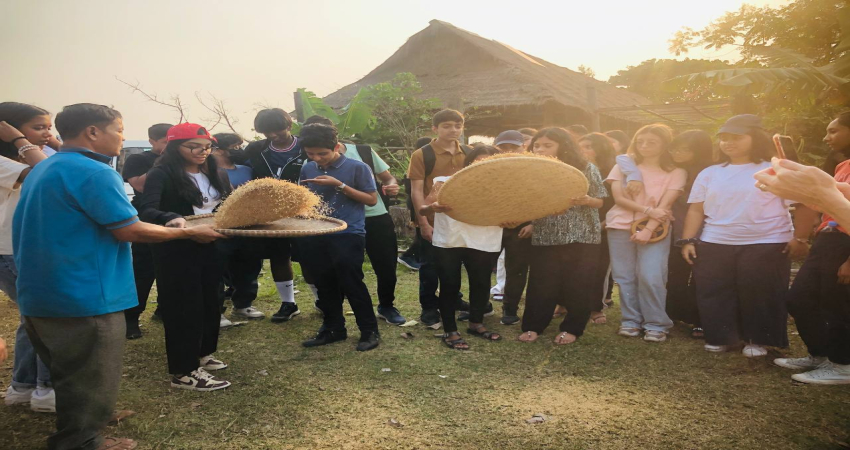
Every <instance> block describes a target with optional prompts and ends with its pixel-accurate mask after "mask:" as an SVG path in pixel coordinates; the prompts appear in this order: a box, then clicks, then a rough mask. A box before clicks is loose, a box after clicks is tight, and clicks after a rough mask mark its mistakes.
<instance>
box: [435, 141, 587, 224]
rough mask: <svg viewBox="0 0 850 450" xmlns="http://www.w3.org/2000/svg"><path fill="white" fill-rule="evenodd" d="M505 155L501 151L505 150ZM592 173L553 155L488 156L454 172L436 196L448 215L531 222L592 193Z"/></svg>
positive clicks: (478, 220) (486, 221)
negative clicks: (584, 172) (589, 176)
mask: <svg viewBox="0 0 850 450" xmlns="http://www.w3.org/2000/svg"><path fill="white" fill-rule="evenodd" d="M500 156H501V155H500ZM587 188H588V183H587V178H586V177H585V176H584V174H583V173H582V172H581V171H580V170H578V169H576V168H575V167H573V166H570V165H568V164H565V163H563V162H561V161H559V160H557V159H554V158H547V157H540V156H532V155H520V156H505V157H495V158H489V159H486V160H484V161H480V162H477V163H475V164H472V165H470V166H468V167H466V168H464V169H463V170H461V171H459V172H458V173H456V174H454V175H453V176H452V177H451V178H450V179H449V180H448V181H447V182H446V184H445V185H443V187H442V189H440V192H439V194H438V196H437V201H438V202H439V203H440V204H442V205H447V206H450V207H451V208H452V210H451V211H450V212H448V213H447V214H448V216H449V217H451V218H453V219H455V220H459V221H461V222H465V223H468V224H472V225H496V226H498V225H500V224H503V223H506V222H526V221H530V220H534V219H539V218H541V217H546V216H549V215H552V214H556V213H559V212H562V211H565V210H567V209H569V208H570V206H572V199H573V198H577V197H581V196H583V195H586V194H587Z"/></svg>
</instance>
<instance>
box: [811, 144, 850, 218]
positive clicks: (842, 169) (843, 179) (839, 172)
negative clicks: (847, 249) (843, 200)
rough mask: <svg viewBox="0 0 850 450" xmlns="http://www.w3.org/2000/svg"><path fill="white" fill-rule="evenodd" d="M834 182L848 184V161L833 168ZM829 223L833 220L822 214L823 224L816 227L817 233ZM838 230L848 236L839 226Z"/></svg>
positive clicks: (849, 166)
mask: <svg viewBox="0 0 850 450" xmlns="http://www.w3.org/2000/svg"><path fill="white" fill-rule="evenodd" d="M835 181H837V182H839V183H848V182H850V160H847V161H844V162H843V163H841V164H839V165H838V166H836V167H835ZM829 222H835V219H833V218H832V217H830V216H829V214H824V215H823V222H822V223H821V224H820V226H819V227H818V232H820V231H821V230H823V229H824V228H826V227H827V226H829ZM838 230H839V231H841V232H842V233H844V234H850V233H848V232H847V230H845V229H844V228H842V227H841V226H839V227H838Z"/></svg>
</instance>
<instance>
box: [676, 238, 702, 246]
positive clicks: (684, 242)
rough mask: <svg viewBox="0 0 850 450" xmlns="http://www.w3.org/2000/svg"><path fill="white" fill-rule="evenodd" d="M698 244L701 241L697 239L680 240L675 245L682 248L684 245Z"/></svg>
mask: <svg viewBox="0 0 850 450" xmlns="http://www.w3.org/2000/svg"><path fill="white" fill-rule="evenodd" d="M697 242H699V239H697V238H690V239H678V240H677V241H676V244H675V245H676V247H681V246H683V245H688V244H696V243H697Z"/></svg>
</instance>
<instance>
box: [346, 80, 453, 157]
mask: <svg viewBox="0 0 850 450" xmlns="http://www.w3.org/2000/svg"><path fill="white" fill-rule="evenodd" d="M421 94H422V86H421V85H420V84H419V81H417V80H416V76H415V75H413V74H412V73H409V72H405V73H399V74H396V76H395V77H394V78H393V79H392V80H391V81H387V82H384V83H378V84H374V85H372V86H369V87H368V88H367V89H366V92H365V93H364V96H363V101H364V102H365V103H366V104H368V105H369V107H370V108H371V111H372V114H373V115H374V116H375V121H374V125H373V126H372V127H371V128H369V129H367V130H364V132H363V138H364V139H365V140H367V141H369V142H375V143H377V144H379V145H382V146H385V147H405V148H413V146H414V144H415V143H416V140H417V139H419V138H420V137H422V136H423V135H428V134H430V133H431V116H432V115H433V114H434V110H435V109H437V108H439V107H440V102H439V101H438V100H436V99H431V98H428V99H423V98H419V97H420V95H421Z"/></svg>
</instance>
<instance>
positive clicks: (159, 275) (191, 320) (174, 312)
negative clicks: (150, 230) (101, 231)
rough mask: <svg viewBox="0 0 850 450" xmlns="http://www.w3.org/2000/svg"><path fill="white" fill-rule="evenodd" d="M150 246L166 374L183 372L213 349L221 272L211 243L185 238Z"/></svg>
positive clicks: (192, 367)
mask: <svg viewBox="0 0 850 450" xmlns="http://www.w3.org/2000/svg"><path fill="white" fill-rule="evenodd" d="M152 248H153V257H154V268H155V269H156V285H157V289H158V291H159V308H160V311H161V312H162V322H163V325H164V327H165V351H166V353H167V354H168V372H169V373H171V374H175V375H177V374H180V375H182V374H187V373H189V372H191V371H193V370H195V369H197V368H198V359H199V358H200V357H202V356H206V355H209V354H211V353H214V352H215V351H216V348H217V347H218V331H219V318H220V316H221V310H220V305H219V283H221V278H222V271H221V265H220V261H219V257H218V255H217V252H216V246H215V244H199V243H197V242H193V241H188V240H187V241H172V242H165V243H162V244H154V245H152Z"/></svg>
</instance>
